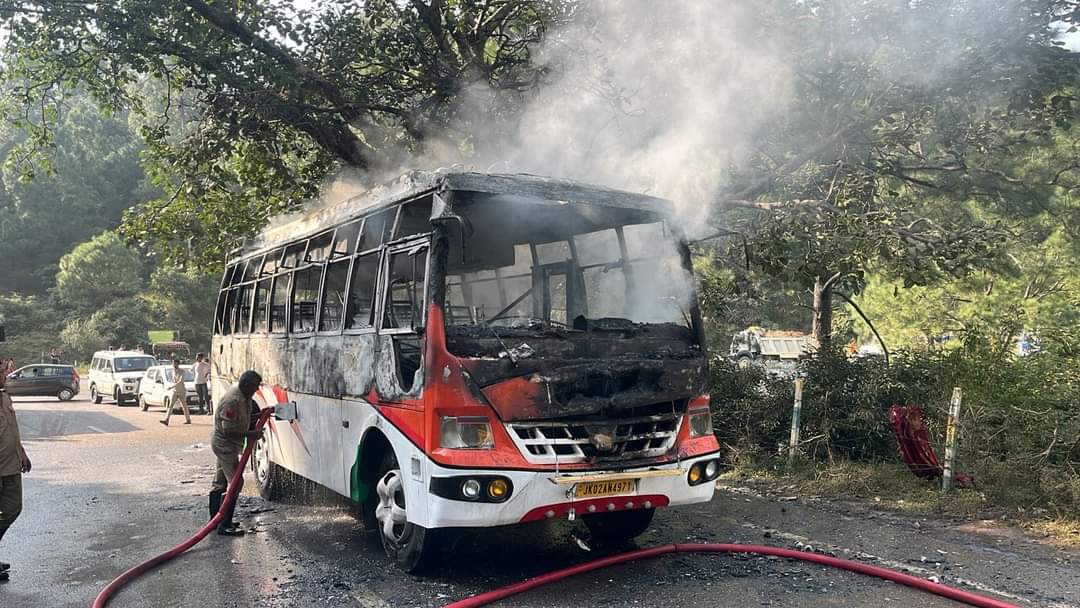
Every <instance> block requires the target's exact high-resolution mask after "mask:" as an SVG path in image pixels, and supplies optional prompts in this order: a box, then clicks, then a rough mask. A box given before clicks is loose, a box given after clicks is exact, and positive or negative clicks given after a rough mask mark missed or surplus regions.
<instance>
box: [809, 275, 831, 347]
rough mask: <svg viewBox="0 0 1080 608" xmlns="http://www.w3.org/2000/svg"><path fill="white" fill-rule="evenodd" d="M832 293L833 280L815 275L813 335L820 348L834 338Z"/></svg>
mask: <svg viewBox="0 0 1080 608" xmlns="http://www.w3.org/2000/svg"><path fill="white" fill-rule="evenodd" d="M832 295H833V294H832V282H831V281H828V280H826V279H824V278H822V277H815V278H814V325H813V336H814V339H815V340H817V343H818V347H819V348H825V346H826V345H828V344H829V342H830V341H831V340H832Z"/></svg>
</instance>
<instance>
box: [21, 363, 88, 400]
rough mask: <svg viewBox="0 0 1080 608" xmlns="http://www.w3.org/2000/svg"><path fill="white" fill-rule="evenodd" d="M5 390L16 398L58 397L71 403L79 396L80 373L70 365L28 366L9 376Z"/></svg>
mask: <svg viewBox="0 0 1080 608" xmlns="http://www.w3.org/2000/svg"><path fill="white" fill-rule="evenodd" d="M5 388H6V390H7V393H8V394H9V395H12V396H15V397H56V398H57V399H59V400H61V401H71V399H72V398H74V397H75V395H78V394H79V372H77V371H75V368H74V367H72V366H70V365H50V364H47V363H38V364H34V365H27V366H24V367H20V368H19V369H17V370H15V371H13V372H11V373H10V374H8V377H7V382H6V383H5Z"/></svg>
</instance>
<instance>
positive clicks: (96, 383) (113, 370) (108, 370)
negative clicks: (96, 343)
mask: <svg viewBox="0 0 1080 608" xmlns="http://www.w3.org/2000/svg"><path fill="white" fill-rule="evenodd" d="M155 365H157V360H155V359H154V357H152V356H151V355H148V354H146V353H139V352H135V351H110V350H103V351H98V352H96V353H94V358H93V359H92V360H91V361H90V399H91V400H93V402H94V403H101V400H102V398H103V397H106V396H108V397H110V398H112V399H113V401H115V402H116V405H123V404H124V403H126V402H128V401H130V402H132V403H134V402H135V401H136V400H137V399H138V393H139V380H142V377H143V375H144V374H146V370H148V369H150V368H151V367H153V366H155Z"/></svg>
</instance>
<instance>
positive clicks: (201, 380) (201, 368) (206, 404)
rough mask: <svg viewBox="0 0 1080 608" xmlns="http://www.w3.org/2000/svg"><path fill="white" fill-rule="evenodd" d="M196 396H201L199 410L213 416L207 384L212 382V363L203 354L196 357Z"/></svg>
mask: <svg viewBox="0 0 1080 608" xmlns="http://www.w3.org/2000/svg"><path fill="white" fill-rule="evenodd" d="M194 371H195V394H197V395H198V396H199V408H200V409H202V412H203V413H204V414H211V413H213V412H211V411H210V391H209V389H207V387H206V383H207V382H209V381H210V362H209V361H207V360H206V357H205V356H204V355H203V354H202V353H198V354H196V355H195V369H194Z"/></svg>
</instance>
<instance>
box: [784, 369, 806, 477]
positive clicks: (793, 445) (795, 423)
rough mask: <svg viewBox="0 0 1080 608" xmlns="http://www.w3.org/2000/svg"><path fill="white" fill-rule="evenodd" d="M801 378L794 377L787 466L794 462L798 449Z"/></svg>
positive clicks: (789, 466) (792, 464)
mask: <svg viewBox="0 0 1080 608" xmlns="http://www.w3.org/2000/svg"><path fill="white" fill-rule="evenodd" d="M802 389H803V379H802V378H795V406H794V407H793V408H792V410H791V440H790V442H789V443H788V454H787V466H788V468H789V469H790V468H791V467H792V466H794V464H795V453H796V452H797V451H798V450H799V416H800V414H801V413H802Z"/></svg>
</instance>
